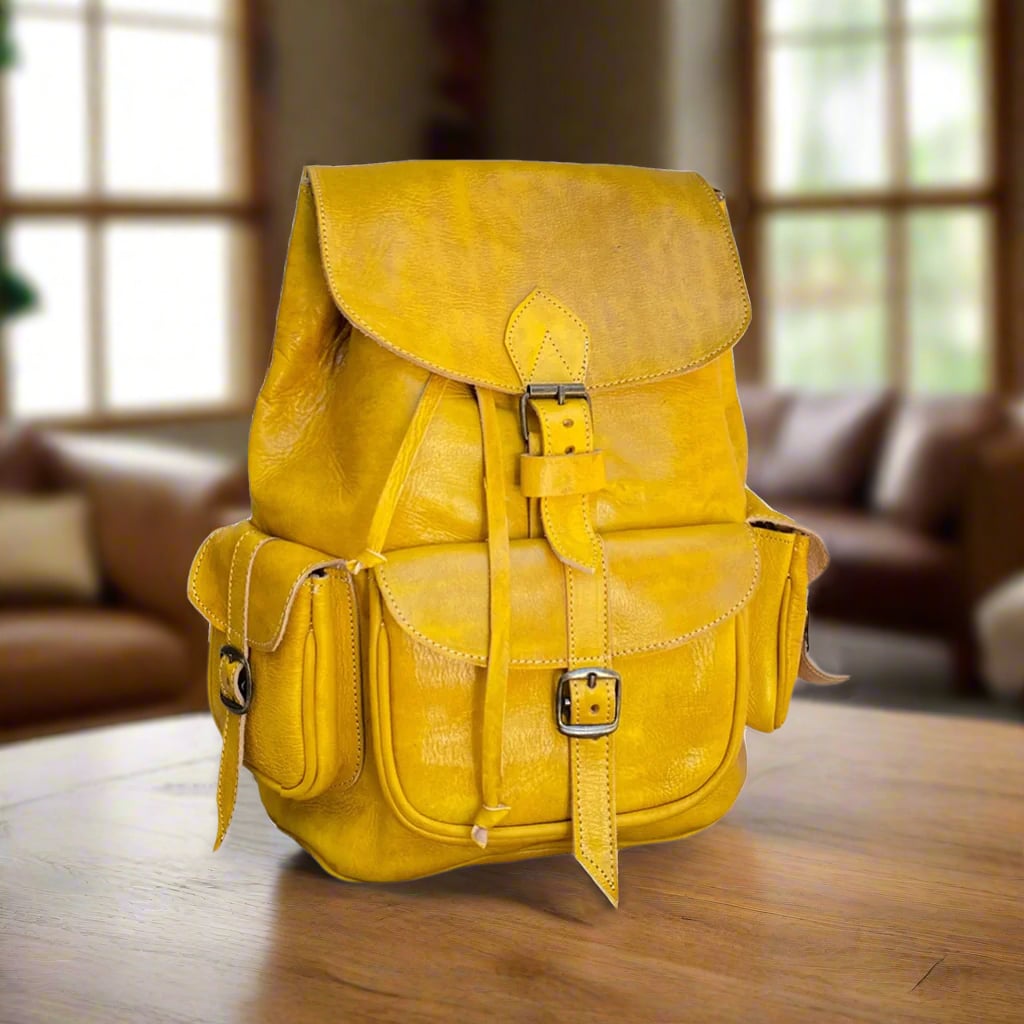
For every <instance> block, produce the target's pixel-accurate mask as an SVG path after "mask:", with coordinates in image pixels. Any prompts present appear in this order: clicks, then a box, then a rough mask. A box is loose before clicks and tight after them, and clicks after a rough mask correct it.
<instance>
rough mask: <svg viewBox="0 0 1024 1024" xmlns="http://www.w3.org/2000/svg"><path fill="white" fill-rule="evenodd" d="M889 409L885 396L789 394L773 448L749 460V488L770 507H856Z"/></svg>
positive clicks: (876, 393)
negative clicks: (785, 502) (788, 502)
mask: <svg viewBox="0 0 1024 1024" xmlns="http://www.w3.org/2000/svg"><path fill="white" fill-rule="evenodd" d="M891 408H892V396H891V394H889V393H888V392H851V393H848V394H827V393H826V394H818V393H806V394H799V395H793V396H792V399H791V401H790V402H789V403H788V404H787V406H786V408H785V411H784V413H783V415H782V422H781V424H780V425H779V427H778V433H777V436H776V438H775V443H774V445H772V447H771V448H770V450H768V451H766V452H764V453H763V454H758V456H757V457H755V458H752V459H751V467H750V474H749V478H750V486H751V487H752V488H753V489H754V490H755V491H757V493H758V494H760V495H761V496H762V497H763V498H765V499H767V500H768V501H771V502H774V501H780V500H782V499H794V500H800V501H814V502H821V503H824V504H828V505H843V504H850V503H854V502H856V501H857V500H858V499H859V498H860V497H861V496H862V494H863V492H864V490H865V488H866V484H867V481H868V477H869V474H870V472H871V469H872V467H873V465H874V461H875V459H876V457H877V451H878V445H879V443H880V440H881V437H882V434H883V431H884V429H885V425H886V422H887V420H888V418H889V414H890V411H891Z"/></svg>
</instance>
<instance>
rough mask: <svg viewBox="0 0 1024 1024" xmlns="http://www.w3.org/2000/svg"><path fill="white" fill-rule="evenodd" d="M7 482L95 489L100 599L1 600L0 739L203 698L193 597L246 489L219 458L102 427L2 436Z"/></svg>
mask: <svg viewBox="0 0 1024 1024" xmlns="http://www.w3.org/2000/svg"><path fill="white" fill-rule="evenodd" d="M0 491H6V492H11V491H15V492H22V493H25V492H29V493H47V492H67V491H74V492H78V493H82V494H85V495H86V496H87V502H88V508H89V513H90V517H91V531H92V534H93V539H94V548H95V550H96V553H97V556H98V561H99V565H100V572H101V576H102V593H101V598H100V600H99V601H98V602H96V603H88V604H82V603H68V604H42V605H40V604H39V603H31V602H29V603H22V604H19V602H18V601H17V600H14V602H13V603H11V602H10V601H8V602H7V603H0V740H10V739H15V738H21V737H24V736H27V735H36V734H40V733H44V732H54V731H59V730H61V729H66V728H73V727H81V726H85V725H91V724H99V723H101V722H106V721H113V720H118V719H127V718H133V717H144V716H148V715H157V714H164V713H170V712H174V711H182V710H186V709H190V708H197V707H201V706H203V704H204V703H205V687H204V684H203V677H204V663H205V646H206V632H205V627H204V626H203V624H202V622H201V621H200V619H199V617H198V616H197V615H195V613H194V612H193V611H192V610H191V608H190V607H189V605H188V602H187V600H186V597H185V579H186V576H187V572H188V567H189V565H190V562H191V559H192V556H193V554H194V553H195V550H196V548H197V547H198V545H199V544H200V542H201V541H202V539H203V537H204V536H205V535H206V534H207V533H208V532H209V531H210V530H211V529H213V528H214V527H215V526H217V525H220V524H221V523H223V522H225V521H226V520H227V518H228V517H229V516H230V515H231V514H232V512H231V511H228V510H227V509H228V507H229V506H233V505H236V504H237V503H238V501H239V500H240V498H241V500H243V501H244V500H245V499H244V497H242V496H244V494H245V478H244V474H243V473H242V471H241V470H240V469H239V468H238V467H237V466H236V465H232V464H228V463H226V462H225V461H223V460H220V459H217V458H213V457H207V456H203V455H199V454H194V453H191V452H186V451H180V450H177V449H173V448H165V447H158V446H154V445H144V444H136V443H132V442H128V441H123V440H114V439H110V438H104V437H81V436H70V435H57V434H41V433H35V432H24V431H22V432H11V431H8V432H6V433H5V434H0Z"/></svg>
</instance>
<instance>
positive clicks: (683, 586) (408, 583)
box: [368, 523, 758, 844]
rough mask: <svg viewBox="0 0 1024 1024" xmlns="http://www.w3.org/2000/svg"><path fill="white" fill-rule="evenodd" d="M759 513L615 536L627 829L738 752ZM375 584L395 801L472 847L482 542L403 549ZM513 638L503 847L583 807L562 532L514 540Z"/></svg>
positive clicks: (620, 747)
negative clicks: (564, 696) (574, 763)
mask: <svg viewBox="0 0 1024 1024" xmlns="http://www.w3.org/2000/svg"><path fill="white" fill-rule="evenodd" d="M752 532H753V531H752V530H751V529H750V527H748V526H747V525H746V524H742V523H730V524H720V525H713V526H698V527H681V528H670V529H659V530H636V531H621V532H617V533H614V534H609V535H608V536H606V537H605V538H604V544H605V551H606V556H607V580H608V598H607V599H608V615H609V635H610V639H611V651H610V654H611V662H610V665H609V666H608V667H609V668H611V669H614V670H615V672H616V673H618V674H619V676H620V682H621V720H620V721H618V723H617V728H616V730H615V734H614V735H615V755H614V757H615V771H614V782H613V784H614V785H615V787H616V807H617V813H618V821H619V824H620V826H626V825H628V824H629V823H630V822H632V821H638V820H640V819H644V820H648V819H649V820H651V821H654V820H659V819H661V818H668V817H669V816H671V815H673V814H676V813H679V812H681V811H682V810H684V809H685V808H686V807H687V806H690V805H691V804H693V803H695V802H696V801H697V800H699V799H700V797H701V795H702V794H703V793H705V792H707V791H709V790H710V789H711V788H713V786H714V785H715V782H716V780H717V779H718V778H720V777H722V775H723V774H724V772H725V771H726V770H727V769H728V767H729V766H730V765H731V764H732V762H733V760H734V759H735V757H736V756H737V755H738V751H739V748H740V745H741V743H742V738H743V725H744V722H745V719H746V707H747V689H746V675H747V673H746V667H747V661H746V659H747V653H746V652H747V649H748V644H747V642H746V634H745V632H744V630H743V624H742V621H741V620H740V617H739V614H738V613H739V612H740V610H741V609H742V608H743V606H744V604H745V602H746V601H747V600H748V599H749V598H750V596H751V594H752V593H753V591H754V589H755V586H756V581H757V572H758V567H757V552H756V550H755V547H754V540H753V537H752ZM374 575H375V580H376V586H375V587H373V588H371V589H370V596H369V610H368V616H369V623H370V625H369V630H370V632H369V636H370V638H371V640H370V644H369V646H370V656H369V666H370V668H369V671H370V679H369V686H368V692H369V693H370V695H371V698H370V699H371V700H372V701H373V715H372V717H373V722H374V730H375V736H376V744H377V746H376V749H377V750H378V754H379V758H380V764H381V771H382V781H383V782H384V786H385V792H386V794H387V795H388V797H389V798H390V799H391V801H392V806H393V809H394V810H395V813H396V814H397V815H398V816H399V817H400V818H401V819H402V820H403V821H405V822H406V824H408V825H409V826H410V827H412V828H414V829H417V830H419V831H421V832H422V833H423V834H425V835H429V836H431V837H433V838H442V839H448V840H453V841H463V842H470V829H469V826H470V825H471V824H472V822H473V819H474V815H475V813H476V812H477V809H478V807H479V802H480V792H481V790H480V772H481V763H482V739H481V736H482V730H483V718H482V714H483V705H484V695H485V689H484V688H485V685H486V676H487V660H488V640H489V620H488V607H489V600H490V598H489V590H488V553H487V547H486V545H484V544H479V543H477V544H472V543H471V544H450V545H433V546H427V547H421V548H411V549H406V550H404V551H401V552H390V553H389V554H388V561H387V563H386V564H384V565H381V566H378V567H377V568H376V569H375V573H374ZM511 576H512V581H513V585H512V589H511V607H510V618H511V644H510V665H509V674H508V680H507V692H506V698H505V709H504V724H503V735H502V739H501V751H502V763H503V773H504V781H503V793H504V795H505V796H506V797H507V801H508V804H509V805H510V807H511V809H510V811H509V812H508V814H507V816H506V817H505V819H504V820H503V821H502V823H501V825H499V826H498V827H496V828H494V829H492V830H491V831H492V841H493V842H496V843H499V844H500V843H501V842H505V841H512V840H517V839H520V838H522V839H528V840H530V841H540V840H542V839H545V838H550V837H551V836H555V837H557V836H560V835H562V834H563V833H564V831H565V829H566V828H568V822H569V819H570V817H571V795H570V784H571V779H570V760H569V748H568V747H567V737H566V735H565V734H563V732H562V731H560V729H559V727H558V724H557V722H556V714H555V711H556V693H557V692H558V685H559V679H560V677H561V676H562V675H563V673H564V672H565V668H566V664H567V656H568V649H567V635H568V630H569V629H570V628H571V623H570V621H569V619H568V612H567V602H566V593H565V586H566V584H565V570H564V566H563V564H562V563H561V562H559V561H558V559H557V558H556V557H555V555H554V553H553V552H552V550H551V548H550V546H549V545H548V543H547V541H546V540H543V539H532V540H514V541H512V543H511Z"/></svg>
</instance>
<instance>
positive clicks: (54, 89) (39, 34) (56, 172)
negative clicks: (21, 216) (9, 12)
mask: <svg viewBox="0 0 1024 1024" xmlns="http://www.w3.org/2000/svg"><path fill="white" fill-rule="evenodd" d="M12 35H13V40H14V44H15V49H16V53H17V63H16V64H15V66H14V69H13V72H12V73H11V75H10V76H9V79H8V82H5V91H6V92H7V95H8V100H7V104H6V107H7V118H8V122H9V124H10V133H11V146H10V153H9V156H8V158H7V174H8V176H9V181H10V187H11V191H12V192H16V193H21V194H25V193H31V194H50V195H52V194H53V193H66V192H82V191H84V189H85V187H86V166H87V160H86V126H85V116H86V115H85V31H84V29H83V27H82V26H81V25H80V24H78V23H77V22H75V21H69V20H64V19H56V18H33V17H29V16H28V15H24V16H19V17H15V18H14V19H13V23H12Z"/></svg>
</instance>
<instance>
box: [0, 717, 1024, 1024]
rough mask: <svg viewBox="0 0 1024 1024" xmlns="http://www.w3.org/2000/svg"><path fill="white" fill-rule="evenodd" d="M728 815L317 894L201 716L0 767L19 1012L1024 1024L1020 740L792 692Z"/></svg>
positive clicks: (6, 966)
mask: <svg viewBox="0 0 1024 1024" xmlns="http://www.w3.org/2000/svg"><path fill="white" fill-rule="evenodd" d="M790 717H791V721H790V722H789V723H787V725H786V727H785V728H784V729H783V730H782V731H781V732H780V733H778V734H776V735H774V736H759V735H752V736H751V737H750V777H749V780H748V782H747V785H746V788H745V789H744V791H743V794H742V795H741V797H740V799H739V802H738V803H737V805H736V808H735V809H734V810H733V811H732V812H731V813H730V814H729V816H728V817H727V818H726V819H725V820H724V821H723V822H722V823H721V824H719V825H717V826H715V827H714V828H712V829H710V830H708V831H707V832H704V833H703V834H701V835H698V836H695V837H694V838H692V839H690V840H686V841H684V842H680V843H670V844H667V845H662V846H655V847H649V848H645V849H636V850H629V851H626V852H624V853H623V854H622V858H621V860H622V883H623V899H622V906H621V908H620V910H619V911H617V912H616V911H614V910H612V909H611V908H610V907H609V906H608V905H607V904H606V903H605V901H604V900H603V898H602V897H601V895H600V894H599V893H598V892H597V890H596V889H595V888H594V886H593V885H591V884H590V882H589V881H588V880H587V878H586V877H585V875H584V873H583V871H582V870H581V869H579V868H578V867H576V866H575V865H574V863H573V862H572V861H571V860H570V859H569V858H566V857H559V858H555V859H550V860H542V861H532V862H526V863H520V864H515V865H497V866H488V867H482V868H474V869H469V870H463V871H458V872H454V873H451V874H448V875H442V876H438V877H435V878H432V879H427V880H425V881H419V882H412V883H407V884H404V885H389V886H357V885H348V884H345V883H341V882H336V881H333V880H331V879H329V878H328V877H327V876H325V875H323V874H322V873H321V872H320V870H319V869H318V868H317V867H316V866H315V865H314V864H313V862H312V861H311V860H310V858H308V857H307V856H306V855H305V854H304V853H301V852H299V851H298V850H297V848H296V847H295V846H294V845H293V844H292V843H291V841H290V840H289V839H287V838H286V837H285V836H283V835H281V834H280V833H278V832H277V831H276V830H275V829H274V827H273V826H272V825H271V823H270V821H269V820H268V819H267V818H266V817H265V816H264V814H263V811H262V808H261V807H260V805H259V801H258V797H257V795H256V792H255V786H254V784H253V783H252V782H251V780H249V779H248V776H246V785H245V786H244V789H243V792H242V795H241V799H240V804H239V808H238V812H237V814H236V817H235V823H234V825H233V827H232V831H231V834H230V836H229V837H228V841H227V843H226V845H225V847H224V848H223V849H222V850H221V852H220V853H218V854H213V853H211V852H210V840H211V837H212V836H213V831H214V820H215V816H214V808H213V789H214V774H215V768H214V764H215V757H216V750H217V737H216V734H215V731H214V729H213V726H212V724H211V723H210V721H209V720H207V719H206V718H205V717H184V718H172V719H165V720H163V721H158V722H153V723H147V724H142V725H128V726H121V727H117V728H112V729H104V730H99V731H96V732H92V733H83V734H79V735H73V736H67V737H61V738H57V739H47V740H40V741H36V742H34V743H26V744H19V745H15V746H9V747H4V748H0V1021H3V1022H4V1024H8V1022H17V1024H26V1022H35V1021H46V1022H50V1021H59V1022H62V1024H64V1022H69V1024H79V1022H89V1021H97V1022H103V1024H111V1022H115V1021H131V1022H144V1024H164V1022H178V1021H197V1022H199V1021H201V1022H204V1024H212V1022H218V1021H245V1022H256V1024H258V1022H272V1024H301V1022H305V1021H321V1020H323V1021H339V1022H341V1021H344V1022H351V1021H362V1020H381V1021H396V1022H403V1024H408V1022H416V1021H459V1022H463V1021H488V1022H501V1021H537V1022H540V1021H558V1022H575V1021H580V1022H583V1021H586V1022H592V1021H593V1022H603V1021H614V1022H616V1024H627V1022H628V1024H632V1022H641V1021H685V1022H687V1024H704V1022H709V1021H710V1022H714V1021H743V1022H762V1021H780V1022H786V1024H798V1022H802V1021H813V1022H815V1024H819V1022H826V1024H833V1022H841V1021H884V1022H886V1024H892V1022H917V1021H921V1022H929V1024H932V1022H938V1021H964V1022H969V1024H982V1022H990V1021H1011V1020H1012V1021H1021V1020H1024V1010H1022V1007H1024V978H1022V974H1024V953H1022V944H1024V917H1022V881H1021V876H1022V873H1024V872H1022V836H1024V815H1022V801H1021V794H1022V792H1024V777H1022V776H1024V770H1022V769H1024V730H1022V729H1021V728H1020V727H1019V726H1016V725H1011V724H1001V723H992V722H983V721H977V720H964V719H958V718H950V717H929V716H925V715H917V714H908V713H894V712H881V711H871V710H864V709H859V708H850V707H837V706H831V705H825V704H821V705H819V704H816V703H811V702H799V701H798V702H797V703H796V704H795V705H794V707H793V710H792V712H791V716H790Z"/></svg>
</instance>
